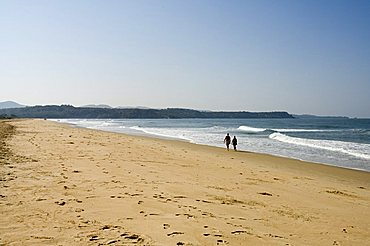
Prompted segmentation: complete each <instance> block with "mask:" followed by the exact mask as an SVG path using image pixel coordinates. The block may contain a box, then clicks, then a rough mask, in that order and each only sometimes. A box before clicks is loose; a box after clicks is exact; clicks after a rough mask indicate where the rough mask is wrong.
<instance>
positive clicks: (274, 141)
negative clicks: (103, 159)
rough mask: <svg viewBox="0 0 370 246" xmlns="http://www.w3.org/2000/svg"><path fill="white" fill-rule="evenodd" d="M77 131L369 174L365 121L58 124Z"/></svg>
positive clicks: (369, 124) (369, 134)
mask: <svg viewBox="0 0 370 246" xmlns="http://www.w3.org/2000/svg"><path fill="white" fill-rule="evenodd" d="M57 121H60V122H64V123H71V124H75V125H76V126H79V127H86V128H92V129H100V130H105V131H112V132H119V133H127V134H136V135H149V136H156V137H161V138H173V139H181V140H185V141H189V142H191V143H195V144H205V145H211V146H218V147H225V146H224V143H223V139H224V137H225V135H226V133H230V135H231V137H233V136H236V137H237V139H238V146H237V148H238V149H239V150H244V151H252V152H259V153H267V154H273V155H277V156H284V157H290V158H295V159H300V160H306V161H311V162H318V163H324V164H329V165H335V166H340V167H346V168H351V169H360V170H365V171H369V172H370V119H347V118H310V119H299V118H295V119H59V120H57ZM133 145H134V143H133Z"/></svg>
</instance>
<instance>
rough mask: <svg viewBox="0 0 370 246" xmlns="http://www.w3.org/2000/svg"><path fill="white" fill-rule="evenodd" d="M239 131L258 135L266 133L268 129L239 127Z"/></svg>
mask: <svg viewBox="0 0 370 246" xmlns="http://www.w3.org/2000/svg"><path fill="white" fill-rule="evenodd" d="M238 130H241V131H244V132H250V133H258V132H264V131H266V130H267V129H265V128H256V127H251V126H239V127H238Z"/></svg>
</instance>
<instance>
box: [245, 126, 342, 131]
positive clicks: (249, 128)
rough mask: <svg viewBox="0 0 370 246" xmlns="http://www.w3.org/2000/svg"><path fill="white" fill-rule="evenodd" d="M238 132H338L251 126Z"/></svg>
mask: <svg viewBox="0 0 370 246" xmlns="http://www.w3.org/2000/svg"><path fill="white" fill-rule="evenodd" d="M238 130H240V131H244V132H249V133H259V132H265V131H273V132H332V131H338V130H324V129H299V128H297V129H287V128H284V129H283V128H281V129H273V128H257V127H251V126H239V127H238Z"/></svg>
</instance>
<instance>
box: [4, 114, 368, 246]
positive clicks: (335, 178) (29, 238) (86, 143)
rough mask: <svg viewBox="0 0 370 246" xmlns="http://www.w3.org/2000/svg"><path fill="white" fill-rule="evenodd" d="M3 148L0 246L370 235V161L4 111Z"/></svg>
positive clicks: (292, 241)
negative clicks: (351, 163) (307, 158)
mask: <svg viewBox="0 0 370 246" xmlns="http://www.w3.org/2000/svg"><path fill="white" fill-rule="evenodd" d="M221 141H222V139H221ZM0 157H1V158H0V175H1V183H0V185H1V190H0V191H1V192H0V211H1V220H0V245H3V244H4V245H8V244H14V245H17V244H19V245H26V244H34V245H42V244H44V245H107V244H109V245H122V244H137V245H366V244H368V243H369V241H370V173H368V172H362V171H355V170H348V169H343V168H336V167H331V166H326V165H321V164H314V163H308V162H303V161H298V160H292V159H287V158H281V157H274V156H270V155H263V154H256V153H249V152H234V151H226V150H225V149H222V148H216V147H209V146H201V145H195V144H190V143H186V142H181V141H173V140H162V139H154V138H146V137H137V136H128V135H124V134H116V133H109V132H102V131H97V130H90V129H83V128H76V127H71V126H68V125H64V124H59V123H55V122H50V121H46V120H8V121H0Z"/></svg>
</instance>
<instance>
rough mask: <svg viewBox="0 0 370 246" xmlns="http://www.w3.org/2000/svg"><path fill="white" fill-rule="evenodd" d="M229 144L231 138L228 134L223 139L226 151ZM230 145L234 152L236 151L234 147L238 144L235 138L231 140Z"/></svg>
mask: <svg viewBox="0 0 370 246" xmlns="http://www.w3.org/2000/svg"><path fill="white" fill-rule="evenodd" d="M230 142H231V137H230V135H229V133H228V134H226V136H225V138H224V143H225V144H226V148H227V150H229V146H230ZM232 144H233V146H234V150H235V151H236V145H237V144H238V140H237V139H236V137H235V136H234V138H233V141H232Z"/></svg>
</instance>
